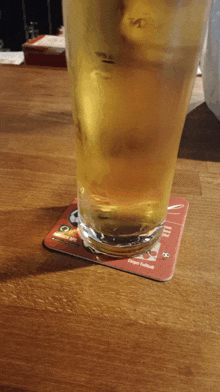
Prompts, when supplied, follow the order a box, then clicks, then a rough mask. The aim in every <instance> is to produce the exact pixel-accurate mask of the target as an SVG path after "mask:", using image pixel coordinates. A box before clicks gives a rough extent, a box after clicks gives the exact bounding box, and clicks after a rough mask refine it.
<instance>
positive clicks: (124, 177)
mask: <svg viewBox="0 0 220 392" xmlns="http://www.w3.org/2000/svg"><path fill="white" fill-rule="evenodd" d="M209 8H210V0H63V14H64V25H65V34H66V48H67V61H68V70H69V75H70V84H71V93H72V102H73V118H74V123H75V128H76V144H77V184H78V185H77V186H78V212H79V230H80V234H81V237H82V238H83V239H84V241H86V242H87V244H88V245H89V246H91V247H92V248H94V249H95V250H98V251H100V252H103V253H106V254H109V255H112V256H117V257H127V256H131V255H135V254H140V253H144V252H146V251H147V250H149V249H150V248H151V247H152V246H153V245H154V243H155V242H156V241H157V240H158V239H159V237H160V235H161V234H162V231H163V224H164V220H165V217H166V211H167V205H168V201H169V197H170V191H171V185H172V180H173V175H174V169H175V162H176V157H177V152H178V147H179V142H180V137H181V132H182V128H183V125H184V121H185V116H186V111H187V107H188V103H189V99H190V95H191V91H192V87H193V83H194V78H195V75H196V68H197V59H198V56H199V51H200V46H201V41H202V37H203V32H204V27H205V22H206V20H207V16H208V13H209Z"/></svg>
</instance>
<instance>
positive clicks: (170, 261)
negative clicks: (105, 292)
mask: <svg viewBox="0 0 220 392" xmlns="http://www.w3.org/2000/svg"><path fill="white" fill-rule="evenodd" d="M188 207H189V203H188V201H187V200H185V199H183V198H182V197H176V196H171V198H170V201H169V206H168V210H167V217H166V222H165V225H164V230H163V234H162V236H161V239H160V242H158V243H157V244H156V245H154V247H153V248H152V249H151V251H149V252H147V253H146V254H143V255H140V256H136V257H130V258H128V259H118V260H117V259H116V258H112V257H109V256H106V255H103V254H102V253H95V252H94V251H93V250H92V249H91V248H90V247H88V246H86V244H85V243H83V241H82V240H81V237H80V235H79V232H78V229H77V223H78V211H77V200H76V199H74V200H73V201H72V203H71V204H70V206H69V207H68V208H67V210H66V211H65V212H64V214H63V215H62V217H61V218H60V220H59V221H58V222H57V224H56V225H55V226H54V227H53V229H52V230H51V231H50V233H49V234H48V235H47V236H46V238H45V240H44V244H45V245H46V246H47V247H48V248H50V249H53V250H57V251H59V252H63V253H67V254H69V255H73V256H77V257H80V258H83V259H85V260H89V261H92V262H95V263H98V264H103V265H105V266H107V267H113V268H117V269H119V270H121V271H125V272H131V273H133V274H136V275H140V276H144V277H146V278H151V279H155V280H158V281H162V282H164V281H166V280H169V279H171V278H172V276H173V274H174V270H175V265H176V260H177V254H178V250H179V246H180V241H181V237H182V233H183V229H184V225H185V220H186V216H187V211H188Z"/></svg>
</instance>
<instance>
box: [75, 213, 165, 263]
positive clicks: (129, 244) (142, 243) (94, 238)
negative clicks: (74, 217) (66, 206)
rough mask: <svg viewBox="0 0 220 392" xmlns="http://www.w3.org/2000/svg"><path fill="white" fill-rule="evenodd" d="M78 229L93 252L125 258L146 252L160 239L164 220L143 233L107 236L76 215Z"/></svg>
mask: <svg viewBox="0 0 220 392" xmlns="http://www.w3.org/2000/svg"><path fill="white" fill-rule="evenodd" d="M78 221H79V223H78V229H79V232H80V236H81V238H82V240H83V241H84V243H85V245H86V246H88V247H90V248H92V249H93V250H94V251H95V253H103V254H105V255H107V256H112V257H116V258H126V257H130V256H137V255H140V254H144V253H147V252H148V251H149V250H151V248H152V247H153V246H154V245H155V244H156V243H157V242H158V241H159V240H160V237H161V235H162V232H163V228H164V222H165V220H164V221H163V222H161V223H160V224H159V225H158V226H156V227H154V228H153V229H151V230H149V231H148V232H147V233H143V234H140V235H135V236H127V237H126V236H123V237H122V236H117V237H113V236H109V235H105V234H101V233H99V232H96V231H95V230H94V229H92V228H90V227H88V226H87V225H86V224H85V223H84V222H83V220H82V218H81V216H80V215H79V216H78Z"/></svg>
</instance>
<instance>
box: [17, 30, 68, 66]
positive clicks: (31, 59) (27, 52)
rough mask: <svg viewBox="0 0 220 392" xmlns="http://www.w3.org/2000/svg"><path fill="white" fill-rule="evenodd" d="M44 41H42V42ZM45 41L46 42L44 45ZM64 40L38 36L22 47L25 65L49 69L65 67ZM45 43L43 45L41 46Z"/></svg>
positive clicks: (62, 38) (57, 37)
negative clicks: (48, 67) (47, 67)
mask: <svg viewBox="0 0 220 392" xmlns="http://www.w3.org/2000/svg"><path fill="white" fill-rule="evenodd" d="M43 40H44V41H43ZM46 41H48V42H47V43H46ZM64 41H65V38H64V37H63V36H61V37H59V36H52V35H40V36H39V37H37V38H34V39H32V40H30V41H28V42H26V43H25V44H23V45H22V50H23V52H24V58H25V63H26V64H28V65H40V66H50V67H66V66H67V64H66V51H65V43H63V42H64ZM42 42H45V44H42Z"/></svg>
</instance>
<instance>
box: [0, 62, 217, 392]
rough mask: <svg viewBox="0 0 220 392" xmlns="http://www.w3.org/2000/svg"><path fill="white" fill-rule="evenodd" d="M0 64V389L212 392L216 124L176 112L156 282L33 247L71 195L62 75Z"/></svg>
mask: <svg viewBox="0 0 220 392" xmlns="http://www.w3.org/2000/svg"><path fill="white" fill-rule="evenodd" d="M0 71H1V72H0V114H1V117H0V163H1V165H0V201H1V203H0V222H1V224H0V391H4V392H5V391H13V392H18V391H20V392H28V391H35V392H36V391H37V392H41V391H42V392H45V391H46V392H52V391H53V392H54V391H59V392H62V391H65V392H68V391H70V392H72V391H74V392H93V391H94V392H146V391H151V392H174V391H175V392H194V391H195V392H198V391H199V392H210V391H212V392H219V384H220V312H219V303H220V275H219V261H220V246H219V234H220V233H219V227H220V213H219V194H220V192H219V173H220V154H219V147H218V142H219V140H220V139H219V138H220V126H219V125H220V124H219V121H218V120H217V119H216V118H215V117H214V115H213V114H212V113H211V112H210V111H209V109H208V108H207V106H206V105H205V103H203V104H202V105H200V106H198V107H197V108H196V109H195V110H193V111H191V112H190V113H189V114H188V115H187V118H186V122H185V126H184V130H183V136H182V139H181V144H180V150H179V155H178V160H177V165H176V172H175V178H174V182H173V188H172V194H173V195H177V196H182V197H184V198H186V199H187V200H188V201H189V212H188V216H187V221H186V225H185V229H184V234H183V237H182V242H181V246H180V250H179V254H178V261H177V266H176V270H175V274H174V277H173V279H172V280H171V281H169V282H167V283H158V282H154V281H151V280H148V279H144V278H141V277H138V276H135V275H132V274H127V273H124V272H120V271H117V270H113V269H111V268H106V267H104V266H101V265H96V264H93V263H90V262H86V261H83V260H80V259H77V258H75V257H71V256H68V255H62V254H59V253H56V252H50V251H48V250H47V249H46V248H45V247H44V246H43V245H42V241H43V239H44V237H45V236H46V234H47V233H48V232H49V231H50V229H51V227H52V226H53V225H54V224H55V223H56V222H57V220H58V219H59V217H60V216H61V215H62V213H63V212H64V210H65V209H66V207H67V206H68V205H69V204H70V202H71V201H72V199H73V198H74V197H75V196H76V182H75V180H76V178H75V174H76V158H75V145H74V129H73V123H72V118H71V103H70V98H69V91H68V89H69V83H68V75H67V71H66V70H65V69H56V68H40V67H27V66H24V67H13V66H1V68H0ZM199 86H200V81H199V82H198V83H197V84H196V89H197V90H196V92H195V93H196V94H198V87H199ZM192 98H193V97H192ZM195 98H196V97H195Z"/></svg>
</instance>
